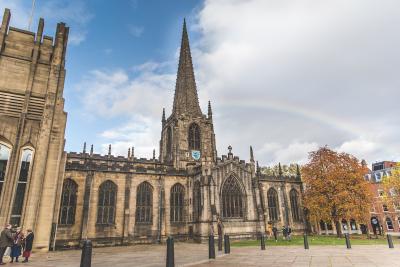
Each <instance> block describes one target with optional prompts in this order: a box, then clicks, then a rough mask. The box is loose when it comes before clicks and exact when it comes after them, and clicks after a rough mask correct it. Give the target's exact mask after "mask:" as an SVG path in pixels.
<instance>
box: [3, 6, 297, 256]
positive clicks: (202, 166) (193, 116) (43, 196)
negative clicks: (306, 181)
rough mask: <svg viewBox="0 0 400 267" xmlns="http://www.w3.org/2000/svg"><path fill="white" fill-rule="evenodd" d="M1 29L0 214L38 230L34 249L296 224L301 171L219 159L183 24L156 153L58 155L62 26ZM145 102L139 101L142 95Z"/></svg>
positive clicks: (252, 233) (245, 233)
mask: <svg viewBox="0 0 400 267" xmlns="http://www.w3.org/2000/svg"><path fill="white" fill-rule="evenodd" d="M10 17H11V12H10V10H8V9H6V11H5V12H4V16H3V20H2V24H1V28H0V48H1V50H0V100H1V101H0V223H1V224H4V223H7V222H11V223H12V224H17V225H21V226H22V227H23V228H24V229H27V228H32V229H33V231H34V232H35V235H36V237H35V243H34V247H35V248H37V249H42V250H48V249H56V248H69V247H77V246H79V244H80V243H81V242H82V240H85V239H90V240H92V242H93V244H94V245H95V246H106V245H108V246H109V245H122V244H137V243H157V242H163V241H165V239H166V238H167V237H168V236H173V237H174V238H175V239H176V240H182V241H185V240H192V241H195V242H202V241H203V240H205V239H206V238H208V236H209V235H210V234H214V235H215V236H216V237H217V238H221V237H222V235H224V234H228V235H230V237H231V238H233V239H239V238H256V237H257V236H258V235H259V234H261V233H266V232H268V231H270V230H271V227H272V226H276V227H277V228H278V229H281V228H282V227H283V226H290V227H291V228H292V229H293V231H294V232H301V231H302V230H303V229H304V215H303V208H302V203H301V201H302V200H301V194H302V189H303V188H302V181H301V177H300V172H299V171H298V172H297V175H295V176H284V175H283V173H282V172H281V171H280V172H279V173H278V174H277V175H275V176H268V175H265V174H262V173H261V171H260V167H259V166H258V163H257V162H256V161H255V157H254V155H253V149H252V147H251V146H250V147H249V161H248V162H246V161H245V160H242V159H239V157H237V156H235V155H234V154H233V149H232V147H231V146H229V147H228V148H227V154H226V155H222V156H220V157H219V156H218V154H217V150H216V136H215V133H214V124H213V123H214V122H213V114H212V108H211V104H210V102H209V103H208V110H207V114H203V112H202V110H201V108H200V105H199V100H198V95H197V87H196V82H195V75H194V69H193V64H192V57H191V52H190V45H189V37H188V33H187V29H186V23H185V22H184V24H183V31H182V39H181V48H180V56H179V64H178V71H177V79H176V86H175V94H174V98H173V108H172V112H171V114H170V115H169V116H166V113H165V110H163V112H162V119H161V125H160V126H161V136H160V142H159V155H158V157H156V155H155V154H154V155H153V158H150V159H146V158H140V157H137V156H136V155H135V152H134V148H133V147H132V148H129V149H128V155H127V156H126V157H125V156H114V155H113V154H112V149H111V146H110V147H109V151H108V154H107V155H100V154H96V153H94V151H93V146H91V147H90V148H89V147H88V148H87V147H86V144H85V145H84V148H83V151H81V152H79V153H77V152H68V153H67V152H64V143H65V140H64V132H65V127H66V121H67V114H66V112H65V111H64V98H63V87H64V79H65V68H64V67H65V57H66V49H67V40H68V30H69V29H68V27H66V25H65V24H64V23H59V24H58V25H57V30H56V33H55V38H53V37H49V36H43V27H44V21H43V19H41V20H40V21H39V26H38V30H37V32H36V33H33V32H29V31H25V30H21V29H17V28H13V27H11V26H9V22H10ZM144 101H145V99H144Z"/></svg>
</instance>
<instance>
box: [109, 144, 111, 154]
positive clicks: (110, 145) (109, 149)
mask: <svg viewBox="0 0 400 267" xmlns="http://www.w3.org/2000/svg"><path fill="white" fill-rule="evenodd" d="M108 156H109V157H111V144H109V145H108Z"/></svg>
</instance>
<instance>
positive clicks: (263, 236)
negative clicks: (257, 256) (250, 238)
mask: <svg viewBox="0 0 400 267" xmlns="http://www.w3.org/2000/svg"><path fill="white" fill-rule="evenodd" d="M261 250H265V235H264V234H261Z"/></svg>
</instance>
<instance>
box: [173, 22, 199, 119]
mask: <svg viewBox="0 0 400 267" xmlns="http://www.w3.org/2000/svg"><path fill="white" fill-rule="evenodd" d="M172 113H173V114H174V115H182V114H187V115H190V116H193V117H201V116H202V113H201V109H200V105H199V99H198V96H197V88H196V81H195V77H194V71H193V63H192V56H191V53H190V46H189V36H188V33H187V29H186V20H184V21H183V31H182V42H181V51H180V55H179V66H178V75H177V78H176V86H175V96H174V105H173V109H172Z"/></svg>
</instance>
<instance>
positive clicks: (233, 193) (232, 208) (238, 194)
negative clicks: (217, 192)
mask: <svg viewBox="0 0 400 267" xmlns="http://www.w3.org/2000/svg"><path fill="white" fill-rule="evenodd" d="M221 197H222V216H223V217H224V218H243V214H244V203H243V194H242V190H241V189H240V186H239V183H238V181H237V180H236V179H235V178H234V177H232V176H229V177H228V178H227V179H226V181H225V183H224V185H223V188H222V196H221Z"/></svg>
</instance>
